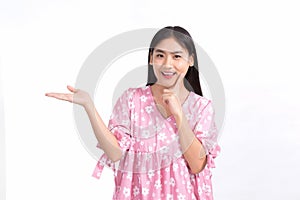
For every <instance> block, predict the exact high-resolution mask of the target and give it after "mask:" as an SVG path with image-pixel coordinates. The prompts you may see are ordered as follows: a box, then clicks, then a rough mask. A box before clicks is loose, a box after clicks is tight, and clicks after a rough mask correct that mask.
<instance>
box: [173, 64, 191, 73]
mask: <svg viewBox="0 0 300 200" xmlns="http://www.w3.org/2000/svg"><path fill="white" fill-rule="evenodd" d="M188 68H189V66H188V65H187V64H186V63H178V64H177V65H176V70H177V71H179V72H180V73H185V72H187V70H188Z"/></svg>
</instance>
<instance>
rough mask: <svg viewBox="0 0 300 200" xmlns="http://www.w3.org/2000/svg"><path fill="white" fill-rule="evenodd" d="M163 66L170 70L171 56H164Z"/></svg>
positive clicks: (171, 64)
mask: <svg viewBox="0 0 300 200" xmlns="http://www.w3.org/2000/svg"><path fill="white" fill-rule="evenodd" d="M164 65H165V66H166V67H168V68H170V67H172V66H173V60H172V56H171V55H167V56H166V59H165V62H164Z"/></svg>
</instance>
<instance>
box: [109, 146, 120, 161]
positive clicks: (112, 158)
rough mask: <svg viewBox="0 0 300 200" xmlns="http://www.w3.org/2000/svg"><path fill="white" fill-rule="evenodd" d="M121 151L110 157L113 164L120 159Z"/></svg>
mask: <svg viewBox="0 0 300 200" xmlns="http://www.w3.org/2000/svg"><path fill="white" fill-rule="evenodd" d="M122 156H123V155H122V150H121V149H120V150H118V151H117V152H115V153H114V154H113V155H111V156H110V158H109V159H110V160H111V161H112V162H113V163H115V162H118V161H119V160H121V158H122Z"/></svg>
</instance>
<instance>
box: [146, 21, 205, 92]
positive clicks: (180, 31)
mask: <svg viewBox="0 0 300 200" xmlns="http://www.w3.org/2000/svg"><path fill="white" fill-rule="evenodd" d="M171 37H173V38H174V39H175V40H176V41H177V42H178V43H179V44H180V45H181V46H183V47H185V48H186V49H187V50H188V53H189V55H190V56H191V55H192V56H193V58H194V66H192V67H189V69H188V71H187V73H186V75H185V77H184V86H185V87H186V88H187V90H189V91H193V92H195V93H196V94H198V95H200V96H202V90H201V86H200V80H199V71H198V59H197V53H196V48H195V44H194V42H193V39H192V37H191V35H190V34H189V32H188V31H187V30H185V29H184V28H182V27H180V26H167V27H164V28H162V29H160V30H159V31H158V32H157V33H156V34H155V35H154V37H153V39H152V41H151V44H150V47H149V53H148V80H147V84H146V85H153V84H154V83H155V82H156V81H157V79H156V77H155V74H154V71H153V66H152V65H150V58H151V55H152V54H153V50H154V48H155V47H156V45H157V44H158V43H159V42H160V41H162V40H164V39H167V38H171Z"/></svg>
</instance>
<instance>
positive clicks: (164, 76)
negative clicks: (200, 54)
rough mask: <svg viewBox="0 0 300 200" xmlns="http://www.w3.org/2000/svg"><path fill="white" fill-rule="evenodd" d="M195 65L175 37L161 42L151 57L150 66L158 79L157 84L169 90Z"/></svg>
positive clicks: (191, 57)
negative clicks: (179, 77)
mask: <svg viewBox="0 0 300 200" xmlns="http://www.w3.org/2000/svg"><path fill="white" fill-rule="evenodd" d="M193 63H194V60H193V56H192V55H189V53H188V51H187V49H186V48H184V47H183V46H181V45H180V44H179V43H178V42H177V41H176V40H175V39H174V38H173V37H171V38H167V39H164V40H162V41H160V42H159V43H158V44H157V45H156V46H155V48H154V50H153V52H152V54H151V55H150V64H151V65H153V71H154V74H155V76H156V78H157V81H156V83H155V84H159V85H162V86H164V87H167V88H169V87H172V86H173V85H174V83H175V81H176V80H177V78H178V76H179V74H181V73H182V74H184V75H185V74H186V73H187V71H188V68H189V66H193ZM180 84H182V85H183V82H182V83H180Z"/></svg>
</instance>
